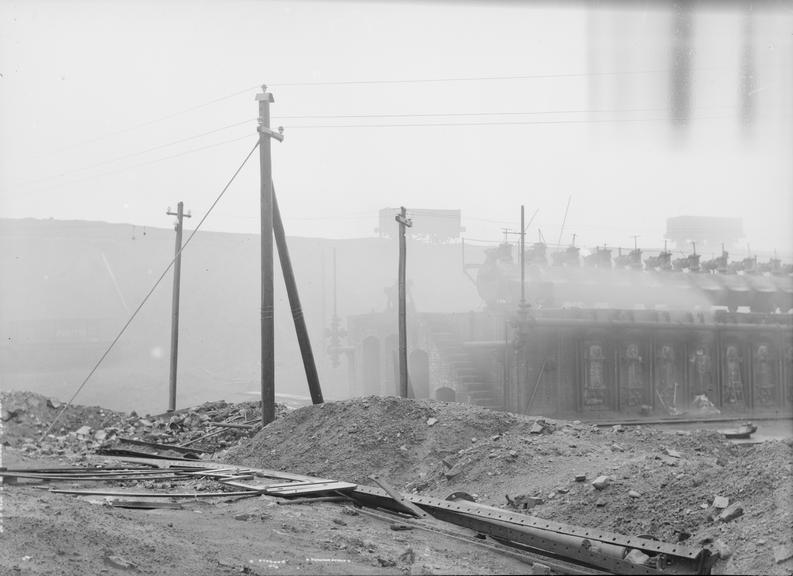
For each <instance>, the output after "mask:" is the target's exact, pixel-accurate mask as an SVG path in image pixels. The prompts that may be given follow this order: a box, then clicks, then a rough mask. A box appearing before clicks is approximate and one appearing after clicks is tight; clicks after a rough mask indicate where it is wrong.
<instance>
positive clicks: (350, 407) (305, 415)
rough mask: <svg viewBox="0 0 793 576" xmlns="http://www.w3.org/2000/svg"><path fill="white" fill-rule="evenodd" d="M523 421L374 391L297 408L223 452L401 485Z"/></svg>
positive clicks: (252, 461)
mask: <svg viewBox="0 0 793 576" xmlns="http://www.w3.org/2000/svg"><path fill="white" fill-rule="evenodd" d="M519 422H524V423H525V424H527V425H528V423H529V421H528V420H524V419H522V418H521V417H519V416H516V415H514V414H508V413H505V412H494V411H492V410H488V409H485V408H478V407H475V406H466V405H462V404H454V403H445V402H437V401H432V400H406V399H402V398H395V397H387V398H379V397H376V396H370V397H367V398H363V399H356V400H345V401H340V402H329V403H325V404H319V405H316V406H306V407H304V408H300V409H298V410H295V411H293V412H291V413H290V414H288V415H287V416H285V417H284V418H282V419H280V420H277V421H276V422H273V423H272V424H270V425H268V426H267V427H265V428H264V430H262V431H261V432H260V433H259V434H257V435H256V436H255V437H254V438H252V439H251V440H249V441H243V442H241V443H240V444H239V445H238V446H236V447H235V448H233V449H231V450H229V452H228V453H227V455H226V457H225V459H226V460H227V461H229V462H233V463H238V464H244V465H247V466H256V467H260V468H277V469H280V470H290V471H293V472H300V473H304V474H310V475H314V476H321V477H329V478H339V479H345V480H349V481H352V482H359V483H363V482H368V480H367V477H368V476H370V475H372V474H383V475H385V476H386V477H387V478H390V479H391V480H392V481H394V482H395V483H397V484H404V483H406V482H410V481H411V480H416V479H417V478H419V477H426V476H427V473H428V472H429V471H430V470H434V469H435V468H437V467H438V466H440V465H441V464H442V459H444V458H447V459H448V458H453V457H454V456H456V455H457V453H458V452H459V451H460V450H461V449H464V448H466V447H468V446H471V445H472V444H476V442H484V441H485V439H486V438H489V437H491V436H493V435H497V434H501V433H503V432H504V431H506V430H508V429H510V428H512V427H514V426H515V425H516V424H518V423H519Z"/></svg>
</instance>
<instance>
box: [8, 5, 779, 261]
mask: <svg viewBox="0 0 793 576" xmlns="http://www.w3.org/2000/svg"><path fill="white" fill-rule="evenodd" d="M735 4H736V3H730V6H732V8H724V9H721V8H719V7H718V3H710V4H708V5H707V6H708V7H707V8H700V9H698V10H695V11H694V12H693V15H692V18H691V36H690V42H689V44H688V45H686V46H687V50H686V51H687V53H688V56H689V58H690V67H691V70H692V73H691V93H690V94H691V110H690V116H691V121H690V124H689V125H688V126H687V127H686V128H684V129H682V130H681V129H676V128H675V127H673V126H672V125H671V123H670V121H669V110H668V109H669V95H670V90H671V89H670V69H671V58H672V53H673V52H672V51H673V46H674V41H675V37H674V33H673V31H674V29H675V20H674V14H672V13H671V12H669V11H667V10H665V9H663V8H662V7H661V5H660V3H656V2H646V3H644V5H645V8H637V9H634V10H630V11H628V12H616V11H614V10H611V9H606V8H599V9H597V10H594V11H591V12H590V11H588V10H587V9H586V8H585V4H584V3H579V4H576V3H570V2H565V3H558V4H557V3H553V2H548V3H503V4H495V5H494V4H491V3H487V2H482V3H477V2H468V3H462V4H460V3H454V2H414V3H399V2H379V3H378V2H367V3H364V2H267V1H249V2H233V1H229V2H195V1H193V2H177V1H158V2H150V3H149V2H141V1H135V2H132V1H129V2H122V1H104V2H99V1H95V2H79V1H69V2H41V1H36V0H25V1H19V2H13V1H9V0H0V216H2V217H12V218H20V217H39V218H47V217H53V218H61V219H85V220H104V221H110V222H129V223H133V224H136V225H139V226H156V227H166V226H169V225H170V223H171V217H169V216H166V215H165V211H166V208H167V207H168V206H174V205H175V204H176V202H177V201H179V200H183V201H184V202H185V207H186V209H190V210H192V211H193V214H194V215H196V216H200V215H202V214H203V213H204V212H205V211H206V209H207V208H208V207H209V205H210V204H211V202H212V201H213V199H214V198H215V196H216V195H217V194H218V192H219V191H220V189H221V188H222V187H223V185H224V184H225V182H226V181H227V180H228V178H229V177H230V176H231V174H232V173H233V172H234V170H235V169H236V168H237V166H238V165H239V163H240V162H241V161H242V158H243V157H244V155H245V154H246V153H247V151H248V150H249V149H250V148H251V146H252V145H253V144H254V142H255V138H256V136H255V128H256V120H255V119H256V116H257V105H256V102H255V101H254V96H255V94H256V92H257V91H258V88H257V86H258V85H260V84H261V83H267V84H268V85H269V86H270V87H271V90H272V92H273V93H274V95H275V100H276V101H275V104H273V106H272V116H273V124H274V125H283V126H284V127H285V134H286V140H285V141H284V142H283V143H280V144H279V143H277V142H274V143H273V150H274V158H273V175H274V180H275V185H276V190H277V191H278V195H279V201H280V203H281V209H282V213H283V215H284V219H285V223H286V228H287V233H288V234H290V235H303V236H323V237H357V236H370V235H372V234H373V230H374V228H375V227H376V226H377V224H378V223H377V211H378V210H379V209H380V208H383V207H387V206H399V205H405V206H407V207H408V208H409V209H410V208H411V207H412V208H422V209H425V208H455V209H456V208H459V209H461V210H462V215H463V225H464V226H465V227H466V228H467V232H466V236H468V237H470V238H479V239H484V240H492V241H496V240H498V239H499V238H501V232H500V230H501V228H502V227H505V226H512V227H515V228H516V227H517V225H518V221H519V213H520V212H519V210H520V205H521V204H525V205H526V210H527V213H528V214H532V213H533V212H534V211H535V210H537V209H539V212H538V214H537V217H536V219H535V221H534V223H533V224H532V227H531V229H530V232H529V233H530V235H531V239H532V240H533V239H534V238H535V237H537V235H538V234H537V228H538V227H539V228H540V229H541V230H542V232H543V235H544V237H545V238H546V240H548V241H549V242H556V241H557V239H558V235H559V233H560V226H561V221H562V217H563V214H564V209H565V205H566V203H567V199H568V197H570V196H572V202H571V207H570V213H569V217H568V219H567V223H566V226H565V234H564V237H563V240H562V241H563V242H569V241H570V234H571V233H573V232H574V233H576V234H577V238H578V241H577V243H579V244H581V245H583V246H592V245H595V244H601V245H602V244H603V243H608V244H609V245H623V246H631V245H632V243H633V240H632V239H631V238H630V236H631V235H633V234H639V235H640V240H639V242H640V244H643V245H644V246H646V247H658V246H660V245H661V244H662V242H663V232H664V229H665V220H666V218H667V217H670V216H677V215H681V214H694V215H713V216H739V217H742V218H743V220H744V229H745V232H746V236H747V238H746V241H747V242H749V243H751V246H752V248H753V249H766V250H771V249H774V248H776V249H779V250H789V249H790V247H791V246H793V232H791V229H793V227H791V220H792V219H793V167H792V166H791V164H792V162H791V159H793V117H791V111H792V110H791V109H792V108H793V88H792V86H793V35H791V31H793V9H791V8H790V4H789V3H783V2H780V3H778V4H773V3H766V4H764V5H763V6H764V7H763V8H762V9H757V10H755V12H754V13H753V14H752V15H751V30H752V34H753V36H752V38H753V42H752V43H751V50H750V51H749V54H750V56H749V60H750V61H751V64H752V78H751V105H752V110H753V114H754V116H753V118H754V120H753V122H752V123H751V124H749V127H748V129H747V128H746V126H745V125H744V124H742V122H741V119H740V118H741V105H742V101H741V96H740V94H741V92H740V88H741V73H742V71H741V61H742V58H745V57H746V50H747V48H746V43H745V36H744V26H745V25H746V23H747V11H746V10H745V9H743V8H742V7H740V6H738V7H737V8H736V7H735ZM647 6H649V7H651V8H646V7H647ZM714 6H715V7H714ZM769 6H770V7H769ZM258 215H259V170H258V159H257V157H256V156H254V158H253V159H252V161H251V162H250V163H249V164H248V165H247V167H246V168H245V170H244V171H243V173H242V174H241V175H240V177H239V179H238V180H237V182H236V183H235V184H234V185H233V187H232V188H231V189H230V190H229V192H228V193H227V195H226V197H225V198H224V199H223V200H222V201H221V203H220V204H219V205H218V208H217V209H216V210H215V212H213V214H212V215H211V216H210V218H209V219H208V220H207V223H206V229H209V230H223V231H240V232H255V231H257V230H258V226H259V221H258ZM196 220H197V218H193V221H192V222H190V223H188V226H189V225H192V224H193V223H194V222H195V221H196Z"/></svg>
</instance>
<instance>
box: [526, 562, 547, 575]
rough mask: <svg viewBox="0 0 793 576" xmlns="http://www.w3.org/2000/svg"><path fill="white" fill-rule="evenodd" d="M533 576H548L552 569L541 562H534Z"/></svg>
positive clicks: (532, 567) (532, 566)
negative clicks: (535, 575)
mask: <svg viewBox="0 0 793 576" xmlns="http://www.w3.org/2000/svg"><path fill="white" fill-rule="evenodd" d="M531 574H532V575H534V574H539V575H541V576H546V575H548V574H551V567H550V566H546V565H545V564H541V563H540V562H534V563H533V564H532V565H531Z"/></svg>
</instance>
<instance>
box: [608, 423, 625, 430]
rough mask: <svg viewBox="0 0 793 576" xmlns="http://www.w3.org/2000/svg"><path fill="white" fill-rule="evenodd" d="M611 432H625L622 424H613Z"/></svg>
mask: <svg viewBox="0 0 793 576" xmlns="http://www.w3.org/2000/svg"><path fill="white" fill-rule="evenodd" d="M611 431H612V432H625V427H624V426H623V425H622V424H615V425H614V426H612V427H611Z"/></svg>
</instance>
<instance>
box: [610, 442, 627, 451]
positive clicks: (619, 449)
mask: <svg viewBox="0 0 793 576" xmlns="http://www.w3.org/2000/svg"><path fill="white" fill-rule="evenodd" d="M611 449H612V450H614V451H615V452H625V448H623V447H622V446H620V445H619V444H617V443H616V442H615V443H614V444H612V445H611Z"/></svg>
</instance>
